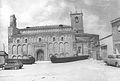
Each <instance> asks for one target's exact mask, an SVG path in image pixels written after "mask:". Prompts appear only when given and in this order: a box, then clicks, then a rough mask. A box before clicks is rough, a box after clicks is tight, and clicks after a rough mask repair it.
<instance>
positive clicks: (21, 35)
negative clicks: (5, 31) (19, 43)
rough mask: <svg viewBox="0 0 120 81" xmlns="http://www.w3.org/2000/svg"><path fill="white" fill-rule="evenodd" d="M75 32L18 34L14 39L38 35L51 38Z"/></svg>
mask: <svg viewBox="0 0 120 81" xmlns="http://www.w3.org/2000/svg"><path fill="white" fill-rule="evenodd" d="M73 33H74V32H73V31H62V32H41V33H34V34H16V35H13V36H12V37H23V36H36V35H43V36H46V35H49V36H53V35H64V34H73Z"/></svg>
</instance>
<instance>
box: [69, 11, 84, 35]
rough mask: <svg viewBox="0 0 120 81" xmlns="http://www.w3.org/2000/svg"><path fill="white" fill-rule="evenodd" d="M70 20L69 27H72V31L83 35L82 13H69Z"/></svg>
mask: <svg viewBox="0 0 120 81" xmlns="http://www.w3.org/2000/svg"><path fill="white" fill-rule="evenodd" d="M70 18H71V26H72V27H73V30H74V31H76V32H77V33H84V29H83V13H82V12H81V13H78V12H75V13H70Z"/></svg>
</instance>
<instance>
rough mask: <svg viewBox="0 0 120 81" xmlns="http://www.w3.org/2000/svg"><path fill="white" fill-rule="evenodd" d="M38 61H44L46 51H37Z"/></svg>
mask: <svg viewBox="0 0 120 81" xmlns="http://www.w3.org/2000/svg"><path fill="white" fill-rule="evenodd" d="M36 60H37V61H44V51H43V50H42V49H39V50H38V51H37V57H36Z"/></svg>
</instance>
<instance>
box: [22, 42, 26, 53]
mask: <svg viewBox="0 0 120 81" xmlns="http://www.w3.org/2000/svg"><path fill="white" fill-rule="evenodd" d="M22 49H23V55H27V46H26V45H25V44H24V45H23V46H22Z"/></svg>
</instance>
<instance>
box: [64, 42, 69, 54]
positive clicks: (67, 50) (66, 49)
mask: <svg viewBox="0 0 120 81" xmlns="http://www.w3.org/2000/svg"><path fill="white" fill-rule="evenodd" d="M64 46H65V47H64V49H65V53H69V48H70V47H69V44H68V42H66V43H64Z"/></svg>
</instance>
